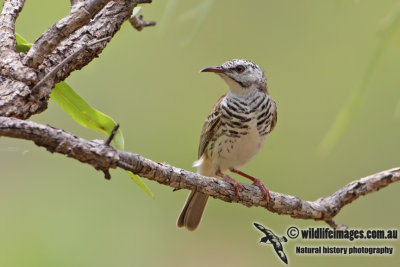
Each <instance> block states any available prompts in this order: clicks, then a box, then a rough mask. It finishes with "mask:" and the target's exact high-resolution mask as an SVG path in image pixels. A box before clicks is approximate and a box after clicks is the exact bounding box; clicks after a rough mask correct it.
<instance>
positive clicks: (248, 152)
mask: <svg viewBox="0 0 400 267" xmlns="http://www.w3.org/2000/svg"><path fill="white" fill-rule="evenodd" d="M202 72H215V73H216V74H218V75H219V76H220V77H221V78H223V79H224V80H225V81H226V83H227V84H228V86H229V87H230V91H229V92H228V93H227V94H225V95H223V96H222V97H221V98H220V99H219V101H218V102H217V103H216V104H215V106H214V107H213V109H212V111H211V113H210V115H209V116H208V117H207V119H206V121H205V122H204V124H203V128H202V132H201V136H200V143H199V153H198V158H199V160H198V161H196V162H195V166H197V167H198V173H200V174H202V175H205V176H214V177H222V178H223V179H224V180H225V181H228V182H229V183H231V184H232V185H233V186H234V188H235V190H236V194H239V189H240V188H243V187H242V185H241V184H239V183H238V182H236V181H235V180H233V179H232V178H230V177H229V176H228V175H227V174H226V172H227V171H232V172H235V173H238V174H240V175H242V176H244V177H246V178H249V179H251V180H252V181H253V182H254V184H255V185H257V186H258V187H259V188H260V190H261V191H262V193H263V194H264V195H265V198H266V200H267V201H268V200H269V192H268V189H267V188H266V187H265V185H264V184H263V183H262V182H261V181H260V180H258V179H257V178H254V177H252V176H250V175H247V174H245V173H243V172H241V171H239V170H238V168H240V167H241V166H243V165H244V164H246V163H247V162H248V161H249V160H250V159H251V158H252V157H254V156H255V155H256V154H257V153H258V151H259V150H260V149H261V147H262V146H263V144H264V142H265V140H266V138H267V135H268V134H269V133H270V132H271V131H272V130H273V129H274V127H275V124H276V121H277V111H276V104H275V102H274V100H272V99H271V98H270V97H269V95H268V92H267V83H266V79H265V76H264V72H263V71H262V70H261V68H260V67H259V66H257V65H256V64H254V63H252V62H250V61H247V60H243V59H235V60H231V61H228V62H226V63H224V64H223V65H222V66H218V67H210V68H206V69H204V70H202ZM207 199H208V196H207V195H205V194H203V193H200V192H196V191H192V193H191V194H190V195H189V197H188V200H187V201H186V204H185V206H184V208H183V210H182V212H181V215H180V217H179V219H178V223H177V224H178V227H182V226H185V227H186V228H188V229H189V230H195V229H196V228H197V226H198V225H199V223H200V220H201V216H202V213H203V211H204V208H205V205H206V202H207Z"/></svg>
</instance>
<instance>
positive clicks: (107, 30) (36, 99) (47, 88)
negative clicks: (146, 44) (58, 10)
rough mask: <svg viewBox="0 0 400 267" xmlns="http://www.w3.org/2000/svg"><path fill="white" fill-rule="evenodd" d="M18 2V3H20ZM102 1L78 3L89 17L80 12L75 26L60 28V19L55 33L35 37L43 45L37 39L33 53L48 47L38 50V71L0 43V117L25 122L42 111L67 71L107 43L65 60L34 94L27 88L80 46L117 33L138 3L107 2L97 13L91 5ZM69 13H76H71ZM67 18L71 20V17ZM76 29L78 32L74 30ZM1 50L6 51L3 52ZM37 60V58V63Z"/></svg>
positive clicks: (134, 0) (80, 65)
mask: <svg viewBox="0 0 400 267" xmlns="http://www.w3.org/2000/svg"><path fill="white" fill-rule="evenodd" d="M12 1H14V2H15V1H17V0H9V1H6V3H8V2H12ZM19 1H20V2H21V1H22V0H19ZM22 2H23V1H22ZM22 2H21V3H22ZM105 2H106V1H105V0H102V1H98V0H90V1H89V0H87V1H84V2H82V1H78V2H77V5H78V6H79V7H80V8H81V11H80V12H83V11H82V10H86V8H87V9H88V10H89V14H90V16H89V15H87V14H86V15H84V14H83V13H84V12H83V13H82V16H83V17H79V16H77V18H76V19H78V18H79V19H82V20H79V21H78V22H76V23H78V24H76V23H75V24H74V25H75V26H65V27H61V25H64V24H63V23H64V22H63V20H61V21H60V22H58V23H56V24H55V25H57V26H60V27H61V30H60V31H59V32H58V31H57V29H53V30H49V31H48V32H45V33H44V34H43V35H42V37H40V38H39V39H43V43H42V44H43V46H42V45H40V44H41V42H42V41H40V42H39V40H38V41H37V42H36V44H35V45H34V46H35V47H36V51H42V50H46V49H45V48H49V50H46V51H42V52H43V53H42V52H38V54H37V55H38V56H37V58H38V59H39V57H44V61H43V62H42V64H41V65H40V66H39V67H38V68H30V67H27V66H25V65H24V64H23V63H22V61H23V57H24V56H25V55H24V54H22V53H16V52H15V47H14V50H11V49H5V48H4V49H1V47H2V43H0V44H1V45H0V116H6V117H16V118H22V119H26V118H29V117H30V116H32V115H33V114H37V113H40V112H42V111H43V110H45V109H46V108H47V101H48V98H49V94H50V92H51V89H52V88H53V87H54V86H55V84H56V83H58V82H60V81H63V80H65V79H66V78H67V77H68V76H69V75H70V73H71V72H73V71H75V70H79V69H81V68H83V67H84V66H86V65H87V64H88V63H90V62H91V61H92V60H93V59H94V58H96V57H97V56H98V55H99V54H100V53H101V52H102V51H103V49H104V48H105V46H106V43H107V42H102V43H100V44H97V45H95V46H93V47H88V48H87V49H83V50H82V51H81V52H80V53H79V55H78V56H76V57H75V58H74V59H72V60H71V61H69V62H68V64H66V65H65V66H63V67H62V68H60V69H57V72H56V73H54V75H53V74H52V75H50V76H51V77H50V78H48V79H47V78H46V82H44V83H43V84H41V85H40V86H37V87H36V88H35V91H34V92H33V91H32V90H31V89H30V87H31V85H32V84H34V85H35V84H37V83H38V82H39V81H40V80H42V79H43V77H45V76H46V75H47V74H48V73H49V72H51V71H52V70H54V69H55V68H57V66H58V65H60V64H61V62H63V60H65V59H66V58H68V57H69V56H70V55H71V54H73V53H74V52H75V51H77V50H78V49H79V48H81V47H82V46H84V44H88V43H90V42H92V41H94V40H100V39H103V38H112V37H113V36H114V34H115V33H116V32H118V30H119V29H120V27H121V25H122V23H123V22H124V21H126V20H127V19H129V17H130V15H131V14H132V10H133V8H134V7H135V6H136V4H137V3H138V2H142V1H138V0H119V1H110V2H109V3H108V4H107V5H105V6H104V7H103V8H102V9H101V10H100V11H99V12H97V11H98V10H97V9H98V8H99V6H98V5H95V3H101V4H104V3H105ZM6 3H5V5H6ZM82 4H85V6H82ZM14 6H15V5H14ZM4 12H6V11H4V10H3V13H4ZM76 12H77V11H76ZM85 12H86V11H85ZM96 12H97V14H96V15H95V16H94V18H92V19H90V18H91V17H92V15H93V14H95V13H96ZM14 13H15V12H14ZM71 14H77V13H74V11H72V13H71ZM79 14H80V13H79ZM71 16H72V15H71ZM15 17H16V15H15ZM83 18H85V20H84V21H85V22H82V21H83ZM88 18H89V19H88ZM70 19H72V17H71V18H70ZM87 20H88V21H87ZM86 22H88V23H87V25H85V26H83V27H81V25H82V24H85V23H86ZM77 25H79V26H77ZM2 27H3V25H1V23H0V38H1V37H2V36H3V35H2V32H1V29H3V28H2ZM53 27H54V26H53ZM74 27H75V31H74V32H73V33H71V34H69V35H68V36H65V35H66V34H67V33H70V32H72V31H73V28H74ZM56 28H57V27H56ZM76 28H79V29H78V30H76ZM63 29H64V30H63ZM50 33H53V34H50ZM49 35H50V36H49ZM46 36H47V37H48V38H49V40H47V39H46ZM47 42H48V43H47ZM56 43H57V46H56V48H55V49H54V48H53V46H54V45H55V44H56ZM34 50H35V48H34V47H32V48H31V49H30V50H29V51H32V52H29V53H33V54H30V55H36V52H34ZM3 51H6V52H4V53H3ZM51 51H52V52H51ZM50 52H51V53H50ZM45 55H46V56H45ZM28 58H31V59H33V58H36V56H34V57H29V56H28V55H26V57H25V60H28ZM28 61H29V60H28ZM40 61H41V59H40V60H39V61H37V62H40ZM36 89H37V90H36Z"/></svg>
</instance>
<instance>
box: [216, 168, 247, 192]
mask: <svg viewBox="0 0 400 267" xmlns="http://www.w3.org/2000/svg"><path fill="white" fill-rule="evenodd" d="M215 174H216V175H218V176H219V177H222V179H224V181H225V182H227V183H230V184H231V185H233V187H234V188H235V191H236V195H237V196H239V188H240V189H243V185H241V184H240V183H239V182H238V181H235V180H233V179H232V178H231V177H229V175H227V174H225V173H222V172H221V171H217V172H216V173H215Z"/></svg>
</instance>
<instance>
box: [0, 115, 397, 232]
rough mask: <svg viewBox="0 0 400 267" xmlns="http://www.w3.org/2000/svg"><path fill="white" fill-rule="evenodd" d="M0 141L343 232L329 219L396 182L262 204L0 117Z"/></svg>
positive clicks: (256, 195) (252, 194)
mask: <svg viewBox="0 0 400 267" xmlns="http://www.w3.org/2000/svg"><path fill="white" fill-rule="evenodd" d="M0 136H8V137H13V138H20V139H26V140H31V141H33V142H35V144H36V145H38V146H42V147H45V148H46V149H47V150H49V151H51V152H56V153H60V154H64V155H67V156H68V157H71V158H74V159H76V160H79V161H81V162H84V163H88V164H90V165H92V166H93V167H94V168H96V169H98V170H102V171H103V172H105V173H106V172H107V171H108V169H110V168H116V167H120V168H122V169H125V170H129V171H132V172H133V173H135V174H137V175H139V176H141V177H144V178H148V179H150V180H154V181H156V182H158V183H160V184H164V185H168V186H170V187H172V188H176V189H189V190H193V189H195V188H196V190H197V191H199V192H202V193H204V194H207V195H209V196H212V197H214V198H217V199H220V200H223V201H226V202H237V203H240V204H243V205H245V206H248V207H251V206H259V207H263V208H265V209H268V210H269V211H271V212H275V213H278V214H283V215H290V216H291V217H294V218H301V219H312V220H320V221H325V222H326V223H328V224H329V225H330V226H331V227H336V228H338V229H339V228H340V229H344V228H345V226H343V225H337V224H336V223H335V222H334V221H333V218H334V217H335V216H336V215H337V214H338V213H339V211H340V210H341V209H342V208H343V207H344V206H345V205H347V204H349V203H351V202H352V201H354V200H356V199H357V198H358V197H360V196H363V195H366V194H370V193H373V192H376V191H378V190H380V189H382V188H384V187H386V186H388V185H389V184H391V183H394V182H397V181H400V167H398V168H394V169H390V170H386V171H382V172H379V173H376V174H372V175H370V176H367V177H364V178H361V179H358V180H355V181H353V182H351V183H349V184H347V185H346V186H344V187H343V188H341V189H339V190H338V191H336V192H335V193H333V194H332V195H330V196H328V197H326V198H320V199H318V200H315V201H306V200H301V199H299V198H297V197H294V196H290V195H286V194H282V193H277V192H272V191H270V195H271V200H270V201H269V202H268V203H267V202H265V199H264V197H263V194H262V193H261V191H260V189H259V188H258V187H256V186H253V185H248V184H243V187H244V189H243V191H241V192H240V194H239V197H237V196H236V194H235V190H234V189H233V188H232V186H231V185H230V184H229V183H226V182H224V181H222V180H219V179H216V178H211V177H205V176H201V175H199V174H197V173H193V172H189V171H186V170H184V169H180V168H176V167H174V166H171V165H168V164H166V163H159V162H154V161H152V160H150V159H147V158H144V157H142V156H140V155H137V154H134V153H130V152H125V151H120V150H116V149H114V148H113V147H111V146H107V145H105V144H104V143H102V142H95V141H87V140H84V139H82V138H78V137H76V136H75V135H73V134H71V133H68V132H65V131H63V130H60V129H55V128H53V127H51V126H47V125H42V124H39V123H35V122H32V121H24V120H19V119H15V118H6V117H0Z"/></svg>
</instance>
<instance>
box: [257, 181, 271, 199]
mask: <svg viewBox="0 0 400 267" xmlns="http://www.w3.org/2000/svg"><path fill="white" fill-rule="evenodd" d="M253 181H254V182H253V185H255V186H257V187H258V188H260V190H261V193H262V194H263V196H264V197H265V201H267V202H269V200H270V198H271V196H270V194H269V190H268V188H267V187H266V186H265V184H264V183H263V182H261V180H260V179H257V178H254V180H253Z"/></svg>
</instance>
